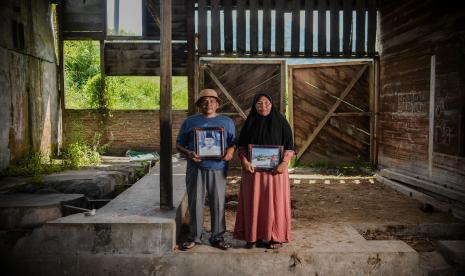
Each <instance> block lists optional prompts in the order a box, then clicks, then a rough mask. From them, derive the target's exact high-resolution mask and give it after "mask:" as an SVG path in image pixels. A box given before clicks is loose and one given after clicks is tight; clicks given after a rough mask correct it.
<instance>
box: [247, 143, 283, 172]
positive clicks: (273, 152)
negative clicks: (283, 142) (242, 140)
mask: <svg viewBox="0 0 465 276" xmlns="http://www.w3.org/2000/svg"><path fill="white" fill-rule="evenodd" d="M282 158H283V146H263V145H252V144H251V145H249V159H250V162H251V163H252V166H254V167H255V169H256V170H258V171H272V170H274V169H275V168H276V166H278V165H279V163H280V162H281V160H282Z"/></svg>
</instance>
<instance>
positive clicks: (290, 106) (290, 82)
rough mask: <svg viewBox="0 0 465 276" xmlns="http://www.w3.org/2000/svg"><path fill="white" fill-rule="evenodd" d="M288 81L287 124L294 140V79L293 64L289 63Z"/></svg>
mask: <svg viewBox="0 0 465 276" xmlns="http://www.w3.org/2000/svg"><path fill="white" fill-rule="evenodd" d="M288 72H289V73H288V81H287V83H288V84H287V91H288V96H287V97H288V106H287V108H288V110H287V114H288V115H289V125H290V126H291V129H292V135H293V136H294V137H293V138H294V141H295V131H294V85H293V79H294V74H293V66H292V65H289V67H288Z"/></svg>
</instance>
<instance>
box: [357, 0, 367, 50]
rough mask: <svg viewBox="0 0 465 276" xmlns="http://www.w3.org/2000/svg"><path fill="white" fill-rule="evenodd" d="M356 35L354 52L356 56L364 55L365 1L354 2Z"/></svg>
mask: <svg viewBox="0 0 465 276" xmlns="http://www.w3.org/2000/svg"><path fill="white" fill-rule="evenodd" d="M356 7H357V12H356V20H357V23H356V28H357V31H356V34H357V38H356V40H355V42H356V44H355V47H356V48H355V52H356V54H357V56H363V55H365V11H366V5H365V0H356Z"/></svg>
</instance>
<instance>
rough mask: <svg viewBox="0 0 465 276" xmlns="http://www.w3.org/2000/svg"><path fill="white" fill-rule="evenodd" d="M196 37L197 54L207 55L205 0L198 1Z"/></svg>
mask: <svg viewBox="0 0 465 276" xmlns="http://www.w3.org/2000/svg"><path fill="white" fill-rule="evenodd" d="M198 5H199V7H198V22H197V24H198V30H197V31H198V37H199V40H198V42H199V45H198V50H199V54H201V55H203V54H206V53H207V46H208V44H207V0H199V1H198Z"/></svg>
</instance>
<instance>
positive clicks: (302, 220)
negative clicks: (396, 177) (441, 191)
mask: <svg viewBox="0 0 465 276" xmlns="http://www.w3.org/2000/svg"><path fill="white" fill-rule="evenodd" d="M291 178H297V179H291V208H292V217H293V220H292V229H293V230H296V229H302V228H305V227H308V226H309V225H311V224H315V223H341V222H342V223H351V224H357V223H377V224H418V223H451V222H460V221H459V220H457V219H455V218H453V217H452V216H451V215H450V214H446V213H441V212H437V211H431V210H430V211H429V212H424V211H422V210H421V207H422V204H420V202H418V201H416V200H414V199H411V198H409V197H408V196H405V195H403V194H401V193H399V192H397V191H395V190H393V189H391V188H390V187H387V186H385V185H383V184H382V183H379V182H377V181H376V180H375V179H374V177H373V176H370V175H364V176H344V175H342V176H341V175H334V174H321V173H318V174H312V173H299V175H296V174H294V175H292V174H291ZM240 179H241V178H240V172H239V171H233V172H231V173H230V176H228V186H227V189H226V227H227V231H228V232H229V231H231V232H232V231H233V230H234V223H235V218H236V208H237V195H238V192H239V187H240V183H241V181H240ZM205 213H206V216H205V221H204V227H205V229H207V230H209V229H210V218H209V210H208V207H206V210H205ZM373 235H374V234H372V236H371V238H372V239H377V238H376V236H373ZM379 235H382V234H381V233H379ZM367 238H370V237H367Z"/></svg>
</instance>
